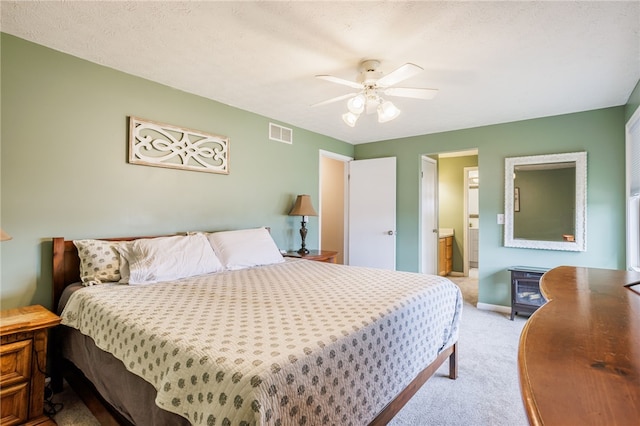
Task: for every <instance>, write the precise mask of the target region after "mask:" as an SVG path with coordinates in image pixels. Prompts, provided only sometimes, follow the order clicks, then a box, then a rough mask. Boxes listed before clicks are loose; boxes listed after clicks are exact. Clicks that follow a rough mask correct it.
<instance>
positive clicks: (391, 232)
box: [387, 231, 396, 235]
mask: <svg viewBox="0 0 640 426" xmlns="http://www.w3.org/2000/svg"><path fill="white" fill-rule="evenodd" d="M387 234H389V235H395V234H396V233H395V231H387Z"/></svg>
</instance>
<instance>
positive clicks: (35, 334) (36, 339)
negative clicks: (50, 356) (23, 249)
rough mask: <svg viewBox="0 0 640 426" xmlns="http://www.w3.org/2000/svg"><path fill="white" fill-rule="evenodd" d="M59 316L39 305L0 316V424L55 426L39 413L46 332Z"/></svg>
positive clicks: (42, 386) (41, 408)
mask: <svg viewBox="0 0 640 426" xmlns="http://www.w3.org/2000/svg"><path fill="white" fill-rule="evenodd" d="M59 323H60V317H58V316H57V315H55V314H53V313H52V312H50V311H48V310H47V309H45V308H43V307H42V306H40V305H34V306H26V307H23V308H16V309H9V310H5V311H2V312H1V313H0V339H1V341H0V367H1V368H0V371H1V372H0V405H1V407H0V424H1V425H3V426H5V425H46V424H51V425H55V422H54V421H53V420H51V419H50V418H49V417H47V416H46V415H45V414H44V412H43V407H44V381H45V371H46V367H47V332H48V329H49V328H50V327H54V326H56V325H58V324H59Z"/></svg>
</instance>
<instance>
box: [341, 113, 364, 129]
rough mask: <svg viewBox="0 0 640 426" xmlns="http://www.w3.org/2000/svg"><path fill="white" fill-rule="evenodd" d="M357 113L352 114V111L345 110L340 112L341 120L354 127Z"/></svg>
mask: <svg viewBox="0 0 640 426" xmlns="http://www.w3.org/2000/svg"><path fill="white" fill-rule="evenodd" d="M358 117H360V115H359V114H354V113H352V112H345V113H344V114H342V120H344V122H345V123H347V126H349V127H354V126H355V125H356V121H358Z"/></svg>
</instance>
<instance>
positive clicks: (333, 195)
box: [318, 150, 353, 264]
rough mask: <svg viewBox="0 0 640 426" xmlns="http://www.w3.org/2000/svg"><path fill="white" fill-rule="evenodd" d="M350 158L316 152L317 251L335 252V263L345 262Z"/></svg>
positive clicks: (346, 255)
mask: <svg viewBox="0 0 640 426" xmlns="http://www.w3.org/2000/svg"><path fill="white" fill-rule="evenodd" d="M352 160H353V158H351V157H347V156H344V155H340V154H336V153H333V152H329V151H324V150H320V179H319V182H320V191H319V194H320V199H319V200H318V203H319V206H318V210H319V211H318V213H319V215H320V217H319V219H320V220H319V221H318V227H319V235H320V238H319V247H318V249H319V250H332V251H337V252H338V256H337V258H336V263H339V264H346V263H347V262H348V252H349V247H348V244H349V240H348V235H349V232H348V226H349V225H348V217H349V212H348V208H349V207H348V197H349V194H348V182H349V179H348V177H349V175H348V174H349V162H350V161H352Z"/></svg>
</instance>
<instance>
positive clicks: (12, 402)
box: [0, 382, 29, 426]
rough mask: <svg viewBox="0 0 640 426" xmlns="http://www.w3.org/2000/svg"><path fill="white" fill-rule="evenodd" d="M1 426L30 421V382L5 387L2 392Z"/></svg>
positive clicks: (0, 397)
mask: <svg viewBox="0 0 640 426" xmlns="http://www.w3.org/2000/svg"><path fill="white" fill-rule="evenodd" d="M0 400H1V401H2V403H1V404H2V405H1V406H0V413H2V414H1V416H2V417H0V424H2V425H3V426H5V425H7V426H8V425H18V424H22V423H24V422H25V421H27V419H28V414H29V382H25V383H21V384H19V385H15V386H11V387H5V386H2V390H0Z"/></svg>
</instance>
